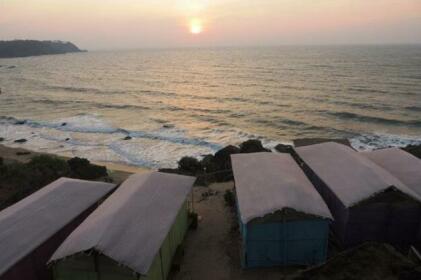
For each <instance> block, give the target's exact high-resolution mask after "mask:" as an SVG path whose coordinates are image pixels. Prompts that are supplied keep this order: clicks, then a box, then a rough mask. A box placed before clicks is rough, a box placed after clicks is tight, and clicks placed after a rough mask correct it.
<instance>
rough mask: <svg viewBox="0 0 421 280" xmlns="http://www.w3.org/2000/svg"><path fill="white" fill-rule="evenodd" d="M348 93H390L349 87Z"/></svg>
mask: <svg viewBox="0 0 421 280" xmlns="http://www.w3.org/2000/svg"><path fill="white" fill-rule="evenodd" d="M348 90H349V91H354V92H363V93H383V94H385V93H390V91H387V90H380V89H372V88H365V87H350V88H348Z"/></svg>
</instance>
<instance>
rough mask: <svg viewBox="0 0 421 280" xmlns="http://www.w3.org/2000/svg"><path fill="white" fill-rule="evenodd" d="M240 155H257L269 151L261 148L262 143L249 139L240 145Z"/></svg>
mask: <svg viewBox="0 0 421 280" xmlns="http://www.w3.org/2000/svg"><path fill="white" fill-rule="evenodd" d="M240 152H241V153H259V152H270V150H268V149H266V148H265V147H263V145H262V142H261V141H260V140H257V139H250V140H247V141H245V142H243V143H242V144H241V145H240Z"/></svg>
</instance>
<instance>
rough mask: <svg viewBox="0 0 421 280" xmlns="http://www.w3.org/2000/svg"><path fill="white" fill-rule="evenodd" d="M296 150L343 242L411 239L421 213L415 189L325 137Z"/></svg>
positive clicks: (401, 242)
mask: <svg viewBox="0 0 421 280" xmlns="http://www.w3.org/2000/svg"><path fill="white" fill-rule="evenodd" d="M295 150H296V152H297V154H298V156H299V157H300V158H301V160H303V161H304V163H303V168H304V170H305V172H306V173H307V175H308V176H309V178H310V180H311V181H312V182H313V184H314V186H315V187H316V188H317V190H318V191H319V193H320V194H321V196H322V197H323V198H324V200H325V201H326V203H327V205H328V206H329V208H330V210H331V212H332V214H333V216H334V218H335V221H334V222H333V224H332V227H333V229H334V231H335V233H336V236H337V237H338V240H339V242H340V243H341V244H342V245H343V246H344V247H349V246H353V245H356V244H359V243H361V242H364V241H378V242H388V243H391V244H394V245H400V246H407V245H409V244H411V243H413V242H414V240H415V238H416V232H417V228H418V224H419V220H420V219H421V211H420V210H421V208H420V201H421V199H420V196H419V195H418V194H417V193H415V192H414V191H413V190H411V189H410V188H408V187H407V186H406V185H405V184H404V183H402V182H401V181H400V180H398V179H397V178H396V177H394V176H393V175H391V174H390V173H389V172H387V171H386V170H385V169H383V168H382V167H380V166H379V165H377V164H375V163H374V162H372V161H370V160H369V159H367V158H366V157H364V156H363V155H361V154H360V153H358V152H356V151H354V150H353V149H351V148H350V147H347V146H344V145H341V144H338V143H333V142H329V143H323V144H316V145H311V146H305V147H299V148H296V149H295Z"/></svg>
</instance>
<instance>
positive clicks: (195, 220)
mask: <svg viewBox="0 0 421 280" xmlns="http://www.w3.org/2000/svg"><path fill="white" fill-rule="evenodd" d="M189 220H190V228H191V229H197V227H198V226H199V217H198V215H197V213H196V212H190V213H189Z"/></svg>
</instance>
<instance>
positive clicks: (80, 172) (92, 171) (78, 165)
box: [67, 157, 108, 180]
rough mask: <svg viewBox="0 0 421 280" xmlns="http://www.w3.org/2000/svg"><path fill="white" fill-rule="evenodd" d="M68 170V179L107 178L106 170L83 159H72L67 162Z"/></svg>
mask: <svg viewBox="0 0 421 280" xmlns="http://www.w3.org/2000/svg"><path fill="white" fill-rule="evenodd" d="M67 164H68V165H69V168H70V177H72V178H78V179H84V180H92V179H97V178H100V177H105V176H107V175H108V174H107V168H106V167H104V166H99V165H94V164H91V163H90V162H89V160H87V159H85V158H79V157H74V158H72V159H69V160H68V161H67Z"/></svg>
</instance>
